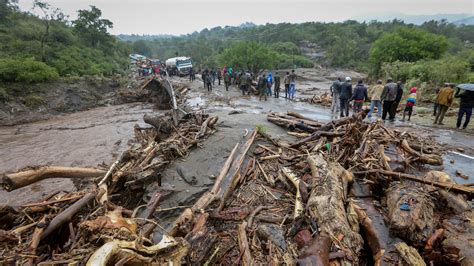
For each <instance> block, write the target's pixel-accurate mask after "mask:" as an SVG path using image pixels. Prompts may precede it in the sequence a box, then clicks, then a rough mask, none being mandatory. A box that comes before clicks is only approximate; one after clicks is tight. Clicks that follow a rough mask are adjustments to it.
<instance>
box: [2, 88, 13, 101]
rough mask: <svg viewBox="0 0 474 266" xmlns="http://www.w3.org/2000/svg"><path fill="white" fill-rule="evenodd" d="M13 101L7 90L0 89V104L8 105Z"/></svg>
mask: <svg viewBox="0 0 474 266" xmlns="http://www.w3.org/2000/svg"><path fill="white" fill-rule="evenodd" d="M10 100H11V96H10V94H9V93H8V91H7V89H5V88H1V87H0V102H2V103H6V102H8V101H10Z"/></svg>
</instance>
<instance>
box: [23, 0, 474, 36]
mask: <svg viewBox="0 0 474 266" xmlns="http://www.w3.org/2000/svg"><path fill="white" fill-rule="evenodd" d="M46 1H47V2H49V3H50V4H51V5H52V6H54V7H58V8H60V9H62V10H63V11H64V13H66V14H68V15H70V17H71V19H74V18H75V17H76V11H77V10H78V9H87V8H88V7H89V5H95V6H97V7H98V8H99V9H101V10H102V14H103V17H104V18H107V19H110V20H111V21H112V22H113V23H114V28H113V29H112V31H111V32H112V33H113V34H119V33H125V34H132V33H134V34H175V35H179V34H186V33H192V32H193V31H196V30H197V31H200V30H202V29H204V28H212V27H215V26H225V25H232V26H235V25H240V24H241V23H243V22H247V21H248V22H253V23H256V24H265V23H268V22H269V23H279V22H307V21H325V22H329V21H344V20H347V19H350V18H354V17H360V16H372V17H373V16H375V15H385V14H388V13H403V14H408V15H432V14H439V13H441V14H449V13H470V14H473V13H474V0H312V1H311V0H305V1H301V0H285V1H283V0H277V1H271V0H241V1H234V0H230V1H226V0H207V1H200V0H89V1H86V0H46ZM32 2H33V0H19V5H20V8H21V9H22V10H30V9H31V7H32Z"/></svg>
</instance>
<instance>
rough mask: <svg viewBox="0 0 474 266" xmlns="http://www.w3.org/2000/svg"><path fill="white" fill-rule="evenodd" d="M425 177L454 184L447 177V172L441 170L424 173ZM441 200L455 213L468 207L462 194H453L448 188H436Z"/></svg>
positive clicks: (461, 211)
mask: <svg viewBox="0 0 474 266" xmlns="http://www.w3.org/2000/svg"><path fill="white" fill-rule="evenodd" d="M425 178H426V179H427V180H432V181H436V182H440V183H446V184H455V182H454V181H453V180H452V179H451V177H449V175H448V174H446V173H445V172H441V171H429V172H428V173H426V175H425ZM438 192H439V196H440V198H441V200H444V201H445V202H446V205H448V207H449V208H451V209H452V210H453V211H455V212H456V213H463V212H465V211H467V210H469V209H470V206H469V204H468V203H467V201H466V200H465V199H464V196H463V195H459V194H454V193H452V192H450V191H448V190H444V189H440V190H438Z"/></svg>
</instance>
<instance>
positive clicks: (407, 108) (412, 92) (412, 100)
mask: <svg viewBox="0 0 474 266" xmlns="http://www.w3.org/2000/svg"><path fill="white" fill-rule="evenodd" d="M415 103H416V87H413V88H411V89H410V95H408V99H407V104H406V105H405V110H404V111H403V118H402V121H405V115H406V114H407V113H408V121H410V118H411V113H412V112H413V106H415Z"/></svg>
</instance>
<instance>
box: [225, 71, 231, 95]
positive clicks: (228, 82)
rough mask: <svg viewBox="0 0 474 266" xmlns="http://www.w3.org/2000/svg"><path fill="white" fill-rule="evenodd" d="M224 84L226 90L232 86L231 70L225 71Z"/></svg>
mask: <svg viewBox="0 0 474 266" xmlns="http://www.w3.org/2000/svg"><path fill="white" fill-rule="evenodd" d="M224 86H225V90H226V91H229V86H230V74H229V72H227V71H226V72H224Z"/></svg>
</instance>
